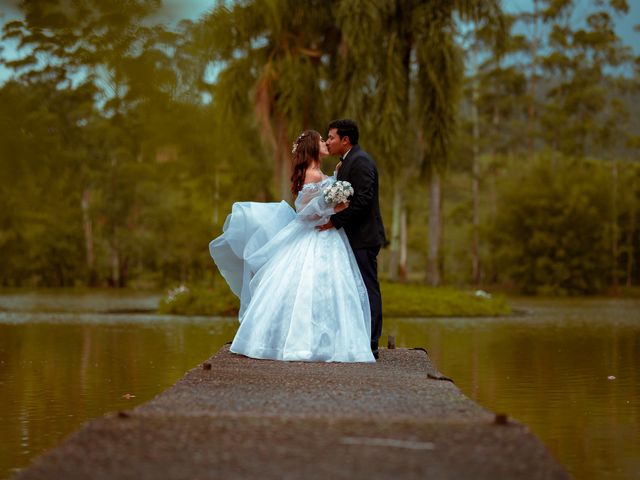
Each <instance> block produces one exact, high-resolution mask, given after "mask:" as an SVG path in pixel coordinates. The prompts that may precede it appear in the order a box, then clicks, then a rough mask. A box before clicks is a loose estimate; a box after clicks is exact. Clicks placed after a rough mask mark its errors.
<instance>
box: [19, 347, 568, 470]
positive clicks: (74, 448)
mask: <svg viewBox="0 0 640 480" xmlns="http://www.w3.org/2000/svg"><path fill="white" fill-rule="evenodd" d="M16 478H18V479H47V480H50V479H94V480H99V479H136V480H140V479H235V478H247V479H248V478H257V479H360V478H362V479H387V478H394V479H396V478H397V479H414V478H415V479H425V478H429V479H473V480H481V479H491V480H496V479H510V480H511V479H566V478H569V477H568V475H567V473H566V472H565V471H564V469H563V468H562V467H561V466H560V465H559V464H558V463H557V462H556V461H555V460H554V459H553V458H552V457H551V455H550V454H549V452H548V451H547V449H546V448H545V446H544V445H543V444H542V443H541V442H540V441H539V440H538V439H537V438H536V437H535V436H534V435H533V434H531V433H530V432H529V430H528V429H527V427H526V426H525V425H522V424H520V423H518V422H516V421H513V420H511V419H505V418H503V417H499V418H497V419H496V415H495V414H493V413H491V412H489V411H487V410H485V409H484V408H482V407H480V406H479V405H478V404H476V403H474V402H473V401H471V400H470V399H468V398H467V397H465V396H464V395H463V394H462V392H461V391H460V390H459V389H458V388H457V387H456V386H455V385H454V384H453V383H452V382H451V381H449V380H448V379H446V378H445V377H443V376H442V375H441V374H440V373H439V372H438V371H437V370H436V369H435V368H434V366H433V365H432V363H431V361H430V360H429V357H428V356H427V354H426V352H425V351H424V350H421V349H416V350H409V349H397V350H395V349H394V350H381V352H380V360H379V361H378V362H377V363H375V364H336V363H304V362H275V361H269V360H253V359H249V358H246V357H242V356H239V355H235V354H232V353H230V352H229V350H228V347H223V348H222V349H221V350H220V351H219V352H218V353H217V354H215V355H214V356H213V357H211V358H210V359H209V360H207V361H206V362H205V363H203V365H200V366H198V367H196V368H194V369H193V370H191V371H189V372H187V374H186V375H185V376H184V378H182V379H181V380H180V381H179V382H178V383H176V385H174V386H173V387H171V388H170V389H168V390H167V391H165V392H163V393H161V394H160V395H158V396H157V397H156V398H155V399H153V400H151V401H150V402H147V403H145V404H142V405H140V406H138V407H136V408H134V409H133V410H129V411H126V412H118V413H114V414H109V415H107V416H105V417H104V418H100V419H97V420H93V421H90V422H88V423H87V424H85V425H84V426H83V427H82V428H81V429H80V430H79V431H78V432H76V433H74V434H73V435H71V436H70V437H68V438H67V439H66V440H64V441H63V442H62V443H61V444H60V445H59V446H58V447H56V448H54V449H53V450H51V451H49V452H47V453H45V454H44V455H43V456H41V457H39V458H38V459H36V460H35V461H34V463H33V464H32V465H31V466H30V467H29V468H27V469H25V470H23V471H21V472H19V473H18V474H17V476H16Z"/></svg>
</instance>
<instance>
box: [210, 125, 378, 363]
mask: <svg viewBox="0 0 640 480" xmlns="http://www.w3.org/2000/svg"><path fill="white" fill-rule="evenodd" d="M328 153H329V152H328V150H327V147H326V145H325V143H324V141H323V140H322V138H321V136H320V134H319V133H318V132H316V131H314V130H307V131H305V132H303V133H302V134H301V135H300V136H299V137H298V139H297V140H296V141H295V142H294V146H293V156H294V159H293V162H294V165H293V175H292V176H291V182H292V186H291V191H292V193H293V194H294V195H295V194H297V198H296V200H295V211H294V210H293V209H292V208H291V207H290V206H289V205H288V204H287V203H286V202H285V201H282V202H280V203H258V202H238V203H235V204H234V205H233V208H232V210H231V214H230V215H229V216H228V217H227V220H226V221H225V224H224V227H223V233H222V235H220V236H219V237H218V238H216V239H215V240H213V241H212V242H211V243H210V244H209V251H210V253H211V256H212V257H213V260H214V261H215V263H216V265H217V266H218V269H219V270H220V273H222V275H223V276H224V278H225V279H226V281H227V283H228V284H229V287H231V290H232V291H233V292H234V293H235V294H236V295H237V296H238V297H240V313H239V320H240V326H239V328H238V331H237V333H236V336H235V338H234V339H233V343H232V344H231V351H232V352H235V353H238V354H242V355H246V356H248V357H252V358H265V359H273V360H298V361H323V362H374V361H375V360H374V357H373V354H372V353H371V345H370V338H371V314H370V309H369V300H368V297H367V290H366V288H365V285H364V283H363V280H362V276H361V274H360V271H359V270H358V266H357V264H356V260H355V257H354V256H353V252H352V250H351V247H350V246H349V241H348V240H347V237H346V234H345V233H344V230H343V229H339V230H337V229H330V230H325V231H322V232H319V231H317V230H316V229H315V227H316V226H318V225H323V224H325V223H327V221H328V218H329V217H330V216H331V215H333V214H334V213H336V212H338V211H341V210H343V209H344V208H348V204H339V205H336V206H334V205H329V204H327V202H326V201H325V199H324V195H323V190H324V189H325V188H326V187H327V186H328V185H331V184H332V183H333V182H335V174H334V176H331V177H327V176H326V175H323V174H322V172H321V170H320V159H321V158H322V157H324V156H327V155H328Z"/></svg>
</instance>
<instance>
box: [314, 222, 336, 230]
mask: <svg viewBox="0 0 640 480" xmlns="http://www.w3.org/2000/svg"><path fill="white" fill-rule="evenodd" d="M330 228H333V223H331V220H329V221H328V222H327V223H325V224H324V225H318V226H317V227H316V230H318V231H319V232H323V231H324V230H329V229H330Z"/></svg>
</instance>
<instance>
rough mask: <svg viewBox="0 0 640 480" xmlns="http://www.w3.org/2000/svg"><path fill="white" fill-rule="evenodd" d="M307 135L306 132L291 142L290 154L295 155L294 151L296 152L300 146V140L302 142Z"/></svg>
mask: <svg viewBox="0 0 640 480" xmlns="http://www.w3.org/2000/svg"><path fill="white" fill-rule="evenodd" d="M306 136H307V134H306V132H303V133H301V134H300V136H299V137H298V138H296V141H295V142H293V147H292V148H291V153H292V154H294V155H295V154H296V151H297V150H298V145H299V144H300V140H302V139H303V138H304V137H306Z"/></svg>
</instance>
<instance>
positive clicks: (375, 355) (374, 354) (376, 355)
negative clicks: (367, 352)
mask: <svg viewBox="0 0 640 480" xmlns="http://www.w3.org/2000/svg"><path fill="white" fill-rule="evenodd" d="M371 353H373V358H375V359H376V360H377V359H378V357H379V356H380V354H379V353H378V350H374V351H372V352H371Z"/></svg>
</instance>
